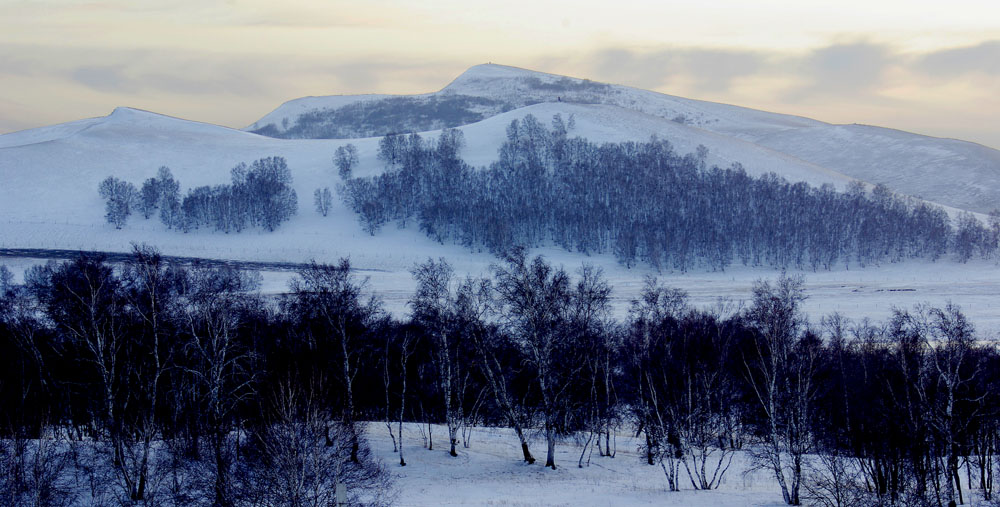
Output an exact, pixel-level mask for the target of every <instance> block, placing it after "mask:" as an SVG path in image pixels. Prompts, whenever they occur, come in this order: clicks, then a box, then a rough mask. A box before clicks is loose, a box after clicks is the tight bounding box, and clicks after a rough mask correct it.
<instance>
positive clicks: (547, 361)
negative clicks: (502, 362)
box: [493, 249, 577, 469]
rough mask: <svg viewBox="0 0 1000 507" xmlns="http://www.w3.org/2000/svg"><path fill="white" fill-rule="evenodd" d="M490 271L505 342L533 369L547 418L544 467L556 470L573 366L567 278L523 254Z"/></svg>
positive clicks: (515, 253) (511, 256) (512, 255)
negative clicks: (506, 336) (511, 343)
mask: <svg viewBox="0 0 1000 507" xmlns="http://www.w3.org/2000/svg"><path fill="white" fill-rule="evenodd" d="M504 261H505V265H499V264H495V265H493V272H494V278H495V280H496V286H495V290H496V301H497V303H498V305H499V306H500V308H501V314H500V315H501V318H502V319H503V321H504V324H505V327H506V330H507V332H508V334H509V336H510V337H511V338H512V339H513V340H514V343H515V344H516V346H517V347H518V348H519V349H520V350H521V352H522V354H523V357H524V359H525V360H526V361H527V362H528V363H529V364H530V365H531V366H532V367H533V368H534V369H535V375H536V377H535V382H536V384H537V386H538V389H539V393H540V395H541V400H542V407H541V409H542V414H543V416H544V418H545V442H546V447H547V449H546V457H545V466H547V467H551V468H552V469H555V468H556V464H555V446H556V437H557V434H558V432H559V431H560V427H561V425H562V416H563V415H564V414H563V412H564V409H565V408H566V407H565V402H566V401H567V400H566V397H565V395H566V394H567V389H568V388H569V386H570V379H571V378H572V371H573V369H574V368H575V367H576V366H577V365H576V364H574V360H573V359H572V358H570V357H568V354H569V353H570V352H572V350H571V348H570V347H568V343H567V342H568V340H566V338H567V336H568V335H567V334H565V333H564V332H563V331H565V327H564V325H565V324H566V323H567V320H568V315H567V313H568V311H569V308H570V301H571V298H572V295H571V289H570V277H569V275H567V274H566V272H565V271H564V270H562V269H555V268H553V267H552V266H551V265H550V264H548V263H547V262H545V260H544V259H543V258H542V257H540V256H539V257H535V259H534V260H532V261H531V263H530V264H529V263H528V261H527V258H526V256H525V252H524V250H523V249H515V250H514V251H512V252H510V253H508V254H507V255H506V256H505V257H504Z"/></svg>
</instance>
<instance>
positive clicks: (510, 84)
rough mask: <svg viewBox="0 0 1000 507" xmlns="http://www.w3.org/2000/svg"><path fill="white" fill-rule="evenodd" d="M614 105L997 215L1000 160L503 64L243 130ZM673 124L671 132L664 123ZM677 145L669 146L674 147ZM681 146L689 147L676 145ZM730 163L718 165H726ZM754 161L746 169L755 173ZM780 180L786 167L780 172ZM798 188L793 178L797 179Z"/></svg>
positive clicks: (300, 129)
mask: <svg viewBox="0 0 1000 507" xmlns="http://www.w3.org/2000/svg"><path fill="white" fill-rule="evenodd" d="M541 103H557V104H559V103H573V104H585V105H605V106H614V109H609V110H611V111H615V113H614V114H618V115H621V116H622V117H634V116H630V113H642V114H643V115H646V116H648V117H650V118H649V120H647V123H650V122H658V124H659V125H660V129H662V132H663V134H662V135H661V137H668V138H670V137H669V136H670V135H677V132H678V129H677V128H675V126H676V125H681V126H683V127H686V128H684V129H681V131H682V132H683V134H682V135H679V136H678V139H684V140H687V139H695V138H699V139H700V138H702V137H705V138H708V139H719V140H721V143H712V142H711V141H709V142H706V143H705V144H706V146H709V147H710V148H711V147H712V146H710V145H709V144H710V143H711V144H715V145H719V144H728V143H732V144H736V145H741V144H742V143H740V142H741V141H742V142H743V143H750V144H753V145H756V146H755V147H756V148H757V149H763V150H770V151H774V152H777V153H779V154H780V155H781V156H784V157H792V158H795V159H798V162H797V164H799V165H802V166H809V167H811V168H812V170H815V171H819V172H825V173H828V174H829V173H831V172H832V173H840V174H842V175H845V176H848V177H850V178H856V179H859V180H862V181H866V182H870V183H872V184H877V183H883V184H886V185H888V186H889V187H890V188H892V189H893V190H895V191H896V192H898V193H902V194H907V195H914V196H920V197H922V198H924V199H926V200H929V201H934V202H938V203H941V204H944V205H948V206H952V207H955V208H961V209H968V210H972V211H977V212H981V213H986V212H989V211H990V210H992V209H994V208H997V207H1000V151H997V150H995V149H992V148H987V147H985V146H981V145H978V144H975V143H969V142H965V141H958V140H954V139H940V138H933V137H927V136H921V135H917V134H911V133H908V132H902V131H898V130H892V129H886V128H879V127H871V126H863V125H831V124H828V123H824V122H821V121H817V120H812V119H808V118H803V117H799V116H791V115H783V114H776V113H770V112H765V111H757V110H753V109H747V108H743V107H738V106H731V105H726V104H717V103H713V102H705V101H699V100H691V99H685V98H681V97H674V96H671V95H665V94H662V93H657V92H652V91H647V90H640V89H635V88H630V87H627V86H618V85H609V84H603V83H595V82H593V81H589V80H586V79H576V78H570V77H565V76H557V75H553V74H545V73H541V72H533V71H529V70H524V69H518V68H515V67H507V66H502V65H492V64H490V65H478V66H475V67H472V68H470V69H469V70H467V71H466V72H465V73H463V74H462V75H461V76H459V77H458V78H456V79H455V80H454V81H452V82H451V83H450V84H449V85H448V86H446V87H444V88H443V89H442V90H441V91H438V92H435V93H428V94H422V95H357V96H330V97H305V98H301V99H296V100H293V101H290V102H287V103H285V104H283V105H281V106H280V107H278V108H277V109H275V110H274V111H272V112H271V113H269V114H267V115H266V116H264V117H263V118H261V119H260V120H258V121H257V122H255V123H254V124H253V125H250V126H249V127H247V129H246V130H248V131H253V132H257V133H260V134H263V135H268V136H272V137H280V138H345V139H346V138H359V137H371V136H378V135H384V134H386V133H390V132H410V131H425V130H432V129H440V128H444V127H456V126H460V125H465V124H468V123H471V122H474V121H480V120H483V119H486V118H489V117H492V116H496V115H499V114H503V113H505V112H508V111H514V110H518V109H519V108H524V107H526V106H530V105H533V104H541ZM667 121H669V122H670V123H667ZM671 139H672V138H671ZM677 144H678V145H679V146H681V145H683V144H684V143H683V142H678V143H677ZM725 158H726V157H725V156H722V157H721V158H720V161H723V160H724V159H725ZM755 161H756V160H746V161H742V160H741V162H743V163H744V165H753V163H754V162H755ZM775 171H776V172H779V173H780V172H781V165H776V166H775ZM792 179H794V178H792Z"/></svg>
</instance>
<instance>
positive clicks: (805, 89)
mask: <svg viewBox="0 0 1000 507" xmlns="http://www.w3.org/2000/svg"><path fill="white" fill-rule="evenodd" d="M778 60H779V61H780V62H781V63H780V67H779V68H784V69H792V71H793V72H794V73H795V74H796V75H797V77H799V78H801V79H804V80H805V81H806V83H807V84H805V85H803V86H800V87H798V88H796V89H795V90H793V91H792V92H790V93H789V94H788V95H787V96H786V99H787V100H789V101H792V102H797V101H801V100H806V99H811V98H815V97H817V96H830V95H836V96H847V97H852V96H853V97H857V96H860V95H870V94H872V93H873V92H875V91H877V90H878V88H879V85H881V84H882V82H883V78H884V76H885V73H886V71H888V70H889V69H890V68H891V67H893V66H894V65H900V64H902V63H904V59H903V57H902V56H900V55H899V54H898V53H895V52H894V51H893V50H892V49H891V48H889V47H888V46H885V45H882V44H873V43H867V42H857V43H852V44H834V45H832V46H827V47H824V48H819V49H816V50H813V51H811V52H809V53H808V54H807V55H805V56H803V57H800V58H797V59H795V58H791V59H788V58H779V59H778ZM776 70H777V69H776Z"/></svg>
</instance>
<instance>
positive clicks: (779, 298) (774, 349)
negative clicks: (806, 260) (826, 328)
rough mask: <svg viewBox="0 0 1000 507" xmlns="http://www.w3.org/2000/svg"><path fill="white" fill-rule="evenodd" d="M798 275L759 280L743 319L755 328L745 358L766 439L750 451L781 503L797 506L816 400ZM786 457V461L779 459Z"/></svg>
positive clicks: (813, 361)
mask: <svg viewBox="0 0 1000 507" xmlns="http://www.w3.org/2000/svg"><path fill="white" fill-rule="evenodd" d="M802 285H803V281H802V278H801V277H788V276H785V275H784V274H782V276H781V277H780V278H779V279H778V281H777V282H776V283H775V284H774V285H772V284H771V283H770V282H767V281H758V282H757V283H756V284H755V285H754V288H753V303H752V305H751V306H750V308H749V309H748V312H747V317H748V319H749V321H750V323H751V324H752V325H753V326H754V327H755V328H756V329H757V332H758V337H757V339H756V340H755V349H754V351H753V353H752V354H751V355H748V356H747V357H744V367H745V370H746V378H747V381H748V383H749V384H750V387H751V388H752V390H753V393H754V395H755V397H756V399H757V401H758V402H759V403H760V409H761V410H762V413H763V416H764V426H765V427H764V428H763V432H764V435H765V437H764V441H763V442H762V445H761V446H759V447H758V448H757V449H756V450H757V451H759V452H755V453H754V458H755V459H756V460H757V462H758V463H759V464H761V465H762V466H766V467H768V468H770V469H771V470H772V471H773V472H774V476H775V479H776V480H777V482H778V485H779V486H780V487H781V495H782V498H783V499H784V501H785V503H787V504H789V505H798V504H799V503H800V498H799V488H800V485H801V482H802V465H803V456H804V455H805V454H806V453H807V452H809V450H810V449H811V448H812V447H811V446H812V435H811V433H810V427H809V419H810V406H811V403H812V401H813V399H814V397H815V389H816V386H815V384H814V382H813V380H814V379H813V376H814V373H815V368H816V361H817V357H816V356H817V354H816V350H817V345H818V343H817V340H818V339H816V338H815V337H813V339H812V340H810V339H809V338H807V337H806V336H805V335H800V329H801V328H802V326H803V319H802V315H801V312H800V304H801V302H802V301H803V300H804V299H805V295H804V293H803V289H802ZM786 455H787V456H788V458H789V460H790V462H789V463H785V462H784V461H783V458H784V457H785V456H786Z"/></svg>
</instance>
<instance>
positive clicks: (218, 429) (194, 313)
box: [183, 267, 260, 505]
mask: <svg viewBox="0 0 1000 507" xmlns="http://www.w3.org/2000/svg"><path fill="white" fill-rule="evenodd" d="M189 284H190V285H189V286H188V287H187V288H186V290H185V293H186V294H188V300H187V302H186V305H185V307H184V310H183V311H184V321H185V324H186V326H187V332H188V339H187V342H186V343H185V345H184V348H185V353H186V355H187V356H188V358H189V359H188V360H187V364H186V366H185V370H186V371H187V372H188V373H189V374H190V375H191V376H192V377H193V379H194V381H195V385H197V386H199V387H200V389H199V391H200V395H199V398H200V401H201V406H202V408H203V412H202V414H201V419H202V424H203V426H204V428H205V433H206V434H207V436H208V441H209V445H210V447H211V451H212V467H211V473H212V475H213V483H214V484H213V491H214V497H215V504H216V505H232V504H233V503H234V498H235V496H236V494H235V491H234V485H233V477H232V475H233V471H232V466H233V459H234V455H235V447H236V445H237V443H238V442H235V441H233V439H232V438H231V431H232V429H233V428H234V427H235V425H236V424H235V418H236V411H237V409H238V407H239V406H240V404H241V403H243V402H244V401H245V400H247V399H248V398H249V397H250V396H252V395H253V394H254V378H255V377H256V375H257V372H256V371H255V369H254V368H253V360H254V357H253V350H252V349H251V348H250V347H249V346H248V345H247V344H246V343H244V342H243V341H242V340H241V337H240V335H239V327H240V325H241V323H242V322H244V320H243V319H242V317H243V316H244V315H246V314H247V313H250V312H251V311H253V310H255V309H256V308H257V307H258V306H259V304H260V301H259V298H258V297H257V295H256V294H254V292H253V291H255V290H256V289H257V287H258V286H259V280H258V279H257V278H255V277H253V276H251V275H248V274H246V273H243V272H240V271H236V270H234V269H232V268H229V267H219V268H201V267H199V268H196V269H194V270H193V271H192V272H191V277H190V280H189Z"/></svg>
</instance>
